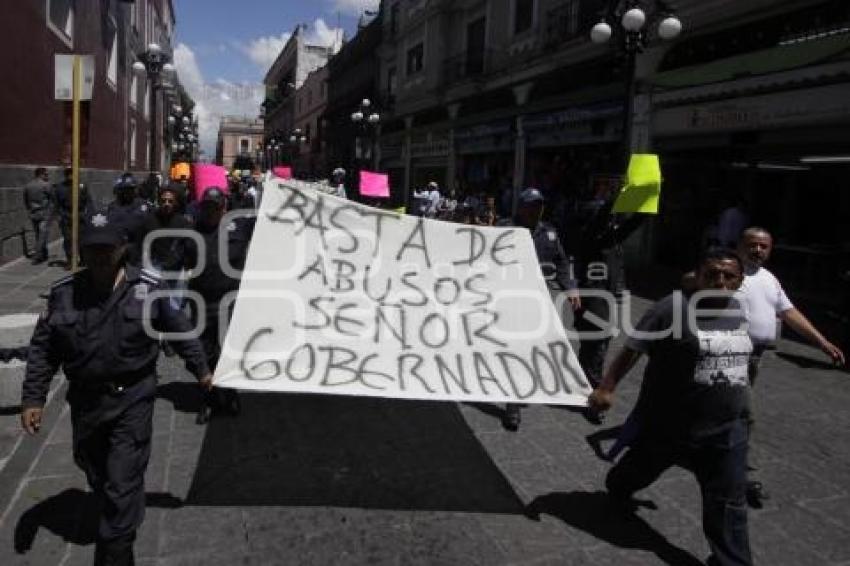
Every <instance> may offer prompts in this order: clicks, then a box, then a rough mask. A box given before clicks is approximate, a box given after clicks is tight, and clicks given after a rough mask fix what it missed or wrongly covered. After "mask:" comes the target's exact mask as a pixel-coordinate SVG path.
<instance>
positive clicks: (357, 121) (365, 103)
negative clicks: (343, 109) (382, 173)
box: [351, 98, 381, 168]
mask: <svg viewBox="0 0 850 566" xmlns="http://www.w3.org/2000/svg"><path fill="white" fill-rule="evenodd" d="M351 122H352V123H353V124H354V161H355V163H357V164H358V168H359V166H360V162H361V161H364V162H368V160H369V159H374V156H375V137H374V131H375V130H376V129H377V128H378V125H379V124H380V123H381V115H380V114H379V113H378V112H377V111H376V109H375V108H373V106H372V101H371V100H369V99H368V98H364V99H363V100H362V101H361V102H360V106H359V107H358V108H357V110H355V111H354V112H352V113H351ZM364 136H368V138H369V144H368V152H366V151H364V149H363V147H362V145H363V144H362V143H361V142H360V140H361V139H362V137H364ZM372 166H373V167H374V168H377V163H373V164H372Z"/></svg>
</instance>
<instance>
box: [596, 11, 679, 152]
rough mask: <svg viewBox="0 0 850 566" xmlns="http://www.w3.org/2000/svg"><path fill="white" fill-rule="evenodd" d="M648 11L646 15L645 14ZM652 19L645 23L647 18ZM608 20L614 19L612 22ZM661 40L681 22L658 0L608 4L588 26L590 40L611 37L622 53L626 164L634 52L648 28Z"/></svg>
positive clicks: (645, 40)
mask: <svg viewBox="0 0 850 566" xmlns="http://www.w3.org/2000/svg"><path fill="white" fill-rule="evenodd" d="M647 12H649V14H650V15H649V17H648V16H647ZM648 19H651V20H653V21H652V22H651V23H650V25H647V23H648V22H647V20H648ZM609 22H615V23H614V24H613V25H612V24H611V23H609ZM653 26H654V29H655V34H656V35H657V36H658V37H659V38H660V39H662V40H672V39H675V38H676V37H678V35H679V34H680V33H681V32H682V22H681V21H680V20H679V18H677V17H676V16H675V15H673V13H672V11H671V10H670V8H669V7H668V6H667V4H666V3H664V2H663V1H662V0H624V1H620V0H618V1H615V2H612V3H611V4H609V6H608V9H607V11H606V14H605V16H604V17H603V18H602V20H601V21H600V22H598V23H597V24H596V25H594V26H593V28H592V29H591V30H590V40H591V41H592V42H593V43H596V44H605V43H608V42H609V41H610V40H611V39H612V37H613V38H614V39H615V40H616V41H617V47H618V48H619V49H620V50H622V51H623V52H625V54H626V93H625V99H624V100H623V157H624V161H625V166H626V167H628V163H629V159H630V156H631V150H632V122H633V120H634V99H635V94H636V92H637V89H636V81H635V68H636V63H637V55H638V53H640V52H642V51H643V48H644V47H645V46H646V45H647V43H648V42H649V40H650V39H651V37H650V34H649V30H652V29H653Z"/></svg>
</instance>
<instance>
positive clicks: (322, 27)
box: [305, 18, 343, 47]
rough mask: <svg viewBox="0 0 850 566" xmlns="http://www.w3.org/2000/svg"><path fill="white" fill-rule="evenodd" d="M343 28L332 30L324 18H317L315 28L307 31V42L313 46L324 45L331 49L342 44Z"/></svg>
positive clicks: (314, 23)
mask: <svg viewBox="0 0 850 566" xmlns="http://www.w3.org/2000/svg"><path fill="white" fill-rule="evenodd" d="M342 33H343V32H342V28H332V27H330V26H328V24H326V23H325V20H323V19H322V18H316V21H314V22H313V27H311V28H309V29H308V30H307V35H306V38H305V39H306V40H307V43H309V44H311V45H324V46H325V47H331V46H333V45H338V44H341V42H342Z"/></svg>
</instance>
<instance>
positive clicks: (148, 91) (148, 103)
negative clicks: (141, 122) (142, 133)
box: [145, 83, 151, 118]
mask: <svg viewBox="0 0 850 566" xmlns="http://www.w3.org/2000/svg"><path fill="white" fill-rule="evenodd" d="M150 115H151V85H150V83H147V84H146V85H145V118H149V117H150Z"/></svg>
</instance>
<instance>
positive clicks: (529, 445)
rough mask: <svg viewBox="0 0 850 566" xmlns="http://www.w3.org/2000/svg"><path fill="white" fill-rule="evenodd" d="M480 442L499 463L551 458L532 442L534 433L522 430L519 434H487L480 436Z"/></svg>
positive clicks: (505, 432)
mask: <svg viewBox="0 0 850 566" xmlns="http://www.w3.org/2000/svg"><path fill="white" fill-rule="evenodd" d="M477 436H478V441H479V442H480V443H481V445H482V446H484V448H486V449H487V451H488V452H489V453H490V456H491V457H492V458H493V460H494V461H496V462H498V463H503V462H511V461H523V462H528V461H541V462H543V461H549V456H548V455H547V454H546V453H545V452H543V450H541V449H540V448H539V447H538V446H537V445H536V444H534V443H533V442H531V439H532V437H533V433H532V432H531V431H525V430H523V429H522V428H520V429H519V431H517V432H514V433H512V432H508V431H501V432H486V433H482V434H478V435H477Z"/></svg>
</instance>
